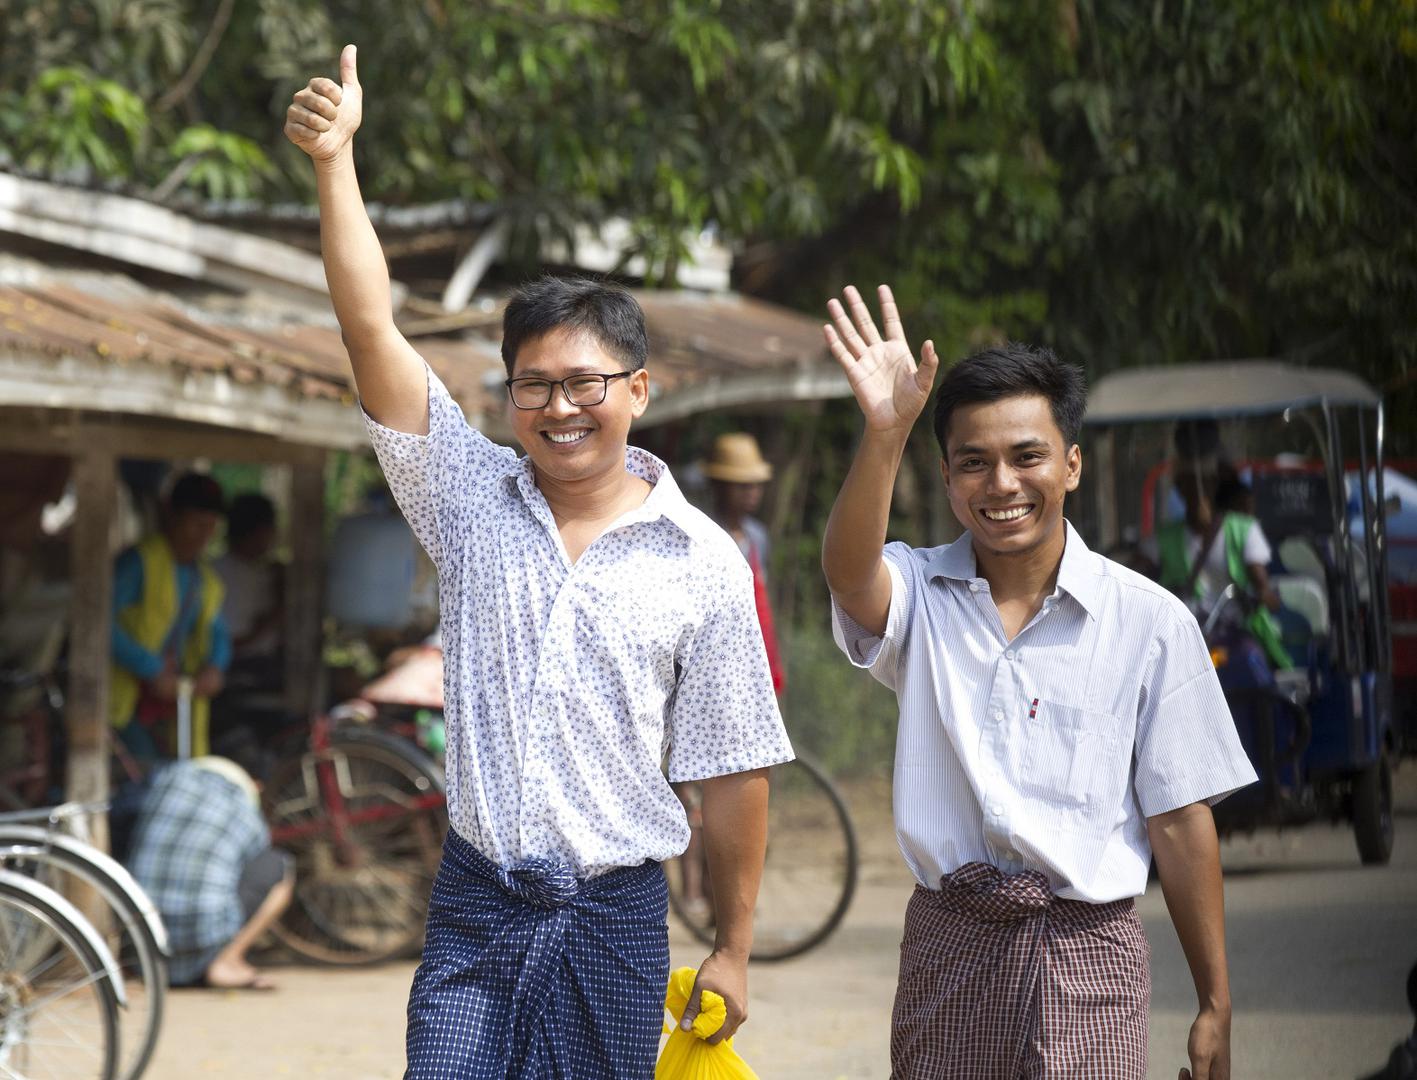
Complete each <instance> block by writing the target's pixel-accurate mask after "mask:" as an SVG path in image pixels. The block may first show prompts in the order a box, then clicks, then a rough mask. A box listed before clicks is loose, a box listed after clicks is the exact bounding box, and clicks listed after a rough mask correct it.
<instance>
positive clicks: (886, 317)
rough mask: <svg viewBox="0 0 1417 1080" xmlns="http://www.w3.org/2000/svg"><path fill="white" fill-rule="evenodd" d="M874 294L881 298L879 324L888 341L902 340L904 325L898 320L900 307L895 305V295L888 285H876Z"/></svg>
mask: <svg viewBox="0 0 1417 1080" xmlns="http://www.w3.org/2000/svg"><path fill="white" fill-rule="evenodd" d="M876 295H877V296H878V297H880V300H881V326H882V327H883V328H884V329H885V332H886V339H887V340H888V341H904V340H905V327H904V326H902V325H901V322H900V309H899V308H897V307H896V306H895V297H894V296H893V295H892V294H891V287H890V286H889V285H879V286H877V287H876Z"/></svg>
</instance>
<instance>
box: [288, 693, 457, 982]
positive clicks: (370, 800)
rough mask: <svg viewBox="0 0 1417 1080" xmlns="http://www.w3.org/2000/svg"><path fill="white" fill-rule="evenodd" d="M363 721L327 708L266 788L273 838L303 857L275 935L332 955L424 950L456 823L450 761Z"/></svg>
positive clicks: (345, 961) (340, 961)
mask: <svg viewBox="0 0 1417 1080" xmlns="http://www.w3.org/2000/svg"><path fill="white" fill-rule="evenodd" d="M351 718H352V717H351V715H350V714H348V713H347V712H343V711H340V710H335V711H333V712H332V713H331V714H330V715H322V716H320V717H317V718H316V719H315V720H314V721H313V722H312V724H311V726H310V734H309V737H308V740H307V743H306V746H305V748H304V750H303V751H302V752H301V753H300V754H299V756H297V757H290V758H287V759H285V760H283V761H281V762H279V763H277V765H276V766H275V768H274V769H273V770H272V772H271V775H270V778H269V779H268V780H267V782H266V787H265V792H264V794H263V804H264V808H265V812H266V818H267V820H268V821H269V822H270V825H271V842H272V843H273V844H275V845H277V846H279V847H282V848H284V849H286V850H287V851H289V852H291V854H292V855H294V856H295V860H296V885H295V897H294V899H293V901H292V903H291V905H290V907H289V908H287V909H286V913H285V915H284V917H283V918H282V919H281V922H280V923H279V924H278V925H277V927H276V929H275V935H276V937H277V938H278V939H279V940H280V941H281V942H282V943H283V944H285V945H286V946H287V947H289V948H290V949H291V950H292V951H293V952H295V953H297V954H298V955H300V956H303V957H305V958H307V959H309V960H313V961H316V962H318V963H323V964H335V965H361V964H372V963H377V962H379V961H382V960H387V959H389V958H391V957H395V956H402V955H405V954H407V953H409V952H411V951H413V950H415V949H417V948H418V947H419V945H420V943H421V941H422V937H423V929H424V921H425V917H426V914H427V907H428V894H429V892H430V891H431V890H432V886H433V878H434V876H435V875H436V874H437V872H438V864H439V862H440V861H441V859H442V851H443V838H444V835H445V834H446V832H447V828H448V810H447V795H446V790H445V787H444V782H443V770H442V769H441V767H439V766H438V765H437V763H436V762H434V761H433V759H432V758H431V757H429V756H428V755H427V754H425V753H423V752H422V751H421V750H420V749H419V748H418V747H417V746H416V745H415V744H414V743H413V742H411V741H409V740H408V739H405V738H401V737H399V736H398V735H395V734H391V733H389V732H386V731H382V730H378V729H375V728H370V727H368V726H365V725H360V724H354V723H351V722H349V721H350V720H351ZM342 721H343V722H342Z"/></svg>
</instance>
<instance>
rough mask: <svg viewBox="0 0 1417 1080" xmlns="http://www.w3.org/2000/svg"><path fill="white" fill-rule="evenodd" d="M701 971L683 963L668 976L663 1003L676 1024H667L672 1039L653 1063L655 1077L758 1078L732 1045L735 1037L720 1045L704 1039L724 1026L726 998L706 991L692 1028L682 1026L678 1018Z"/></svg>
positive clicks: (701, 1079)
mask: <svg viewBox="0 0 1417 1080" xmlns="http://www.w3.org/2000/svg"><path fill="white" fill-rule="evenodd" d="M697 975H698V972H697V971H695V970H694V969H693V968H691V967H681V968H679V969H678V970H677V971H675V972H674V974H672V975H670V976H669V990H668V991H667V992H666V993H665V995H664V1007H665V1008H666V1009H668V1010H669V1015H670V1016H672V1017H674V1026H673V1027H670V1026H669V1025H667V1024H666V1025H665V1028H664V1030H665V1031H667V1032H669V1033H670V1034H669V1040H668V1041H667V1042H666V1043H665V1044H664V1049H663V1050H661V1051H660V1052H659V1063H658V1064H657V1065H655V1067H654V1080H758V1074H757V1073H755V1072H754V1071H753V1070H752V1069H750V1068H748V1063H747V1062H746V1061H744V1060H743V1059H742V1058H741V1057H739V1056H738V1052H737V1051H736V1050H734V1049H733V1040H732V1039H724V1040H723V1041H722V1042H721V1043H719V1044H718V1045H717V1046H710V1045H709V1044H708V1043H706V1042H704V1040H705V1039H707V1038H709V1037H710V1036H711V1035H712V1034H713V1033H714V1032H715V1031H717V1030H718V1029H719V1028H721V1027H722V1026H723V1021H724V1020H725V1019H727V1016H728V1009H727V1007H726V1006H725V1005H724V1003H723V998H722V997H720V996H719V995H718V994H715V993H714V992H713V991H712V990H705V991H704V992H703V1008H701V1009H700V1010H699V1015H698V1016H696V1017H694V1027H693V1030H692V1031H685V1030H684V1029H683V1028H681V1027H680V1026H679V1019H680V1017H682V1016H683V1015H684V1009H685V1008H686V1007H687V1006H688V1004H689V994H690V993H692V992H693V989H694V978H695V976H697Z"/></svg>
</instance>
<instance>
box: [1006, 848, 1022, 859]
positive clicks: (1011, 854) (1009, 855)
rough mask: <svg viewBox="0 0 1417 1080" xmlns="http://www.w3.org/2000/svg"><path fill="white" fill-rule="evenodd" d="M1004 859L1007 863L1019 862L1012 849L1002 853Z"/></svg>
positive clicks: (1015, 852)
mask: <svg viewBox="0 0 1417 1080" xmlns="http://www.w3.org/2000/svg"><path fill="white" fill-rule="evenodd" d="M1004 858H1006V859H1008V860H1009V862H1018V861H1019V860H1018V852H1017V851H1015V850H1014V849H1013V848H1009V849H1008V850H1007V851H1005V852H1004Z"/></svg>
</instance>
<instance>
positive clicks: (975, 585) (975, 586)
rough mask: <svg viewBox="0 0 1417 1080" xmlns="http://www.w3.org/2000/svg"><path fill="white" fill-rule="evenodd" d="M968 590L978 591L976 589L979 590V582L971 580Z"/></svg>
mask: <svg viewBox="0 0 1417 1080" xmlns="http://www.w3.org/2000/svg"><path fill="white" fill-rule="evenodd" d="M969 591H970V592H978V591H979V582H977V581H971V582H970V583H969Z"/></svg>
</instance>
